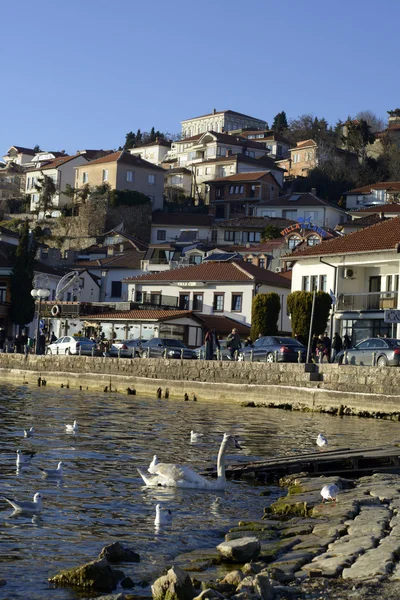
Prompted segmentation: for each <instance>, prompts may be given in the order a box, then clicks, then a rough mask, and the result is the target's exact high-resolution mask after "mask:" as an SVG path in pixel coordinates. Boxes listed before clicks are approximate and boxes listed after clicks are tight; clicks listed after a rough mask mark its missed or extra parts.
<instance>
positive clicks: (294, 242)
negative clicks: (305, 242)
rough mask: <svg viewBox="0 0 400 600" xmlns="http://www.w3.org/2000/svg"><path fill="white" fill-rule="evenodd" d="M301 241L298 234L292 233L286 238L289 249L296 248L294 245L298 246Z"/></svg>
mask: <svg viewBox="0 0 400 600" xmlns="http://www.w3.org/2000/svg"><path fill="white" fill-rule="evenodd" d="M300 243H301V238H300V237H299V236H298V235H292V236H291V237H290V238H289V239H288V248H289V249H290V250H293V249H294V248H296V246H298V245H299V244H300Z"/></svg>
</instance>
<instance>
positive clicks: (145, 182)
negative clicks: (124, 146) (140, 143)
mask: <svg viewBox="0 0 400 600" xmlns="http://www.w3.org/2000/svg"><path fill="white" fill-rule="evenodd" d="M83 156H84V155H83ZM75 171H76V173H75V180H74V185H73V187H75V188H77V189H79V188H82V187H84V186H86V185H89V186H90V187H97V186H101V185H102V184H104V183H108V184H109V185H110V187H111V189H113V190H128V191H137V192H140V193H141V194H144V195H145V196H148V197H149V198H150V200H151V203H152V207H153V210H160V209H162V207H163V203H164V198H163V194H164V169H161V168H160V167H158V166H157V165H154V164H152V163H151V162H148V161H147V160H144V159H142V158H141V157H140V156H134V155H133V154H130V152H126V151H123V150H119V151H118V152H112V153H111V154H107V155H106V156H102V157H101V158H97V159H95V160H91V161H89V162H85V164H81V165H79V166H78V167H77V168H76V169H75Z"/></svg>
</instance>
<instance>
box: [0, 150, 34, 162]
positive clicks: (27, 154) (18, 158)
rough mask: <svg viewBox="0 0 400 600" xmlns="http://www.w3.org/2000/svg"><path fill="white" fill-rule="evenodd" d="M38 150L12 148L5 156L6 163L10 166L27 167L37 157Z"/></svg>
mask: <svg viewBox="0 0 400 600" xmlns="http://www.w3.org/2000/svg"><path fill="white" fill-rule="evenodd" d="M35 154H36V150H33V148H24V147H23V146H11V147H10V148H9V149H8V150H7V153H6V154H5V155H4V156H3V159H4V162H5V163H6V164H7V165H8V164H9V163H14V164H16V165H20V166H23V165H26V164H27V163H30V162H31V160H32V158H33V157H34V156H35Z"/></svg>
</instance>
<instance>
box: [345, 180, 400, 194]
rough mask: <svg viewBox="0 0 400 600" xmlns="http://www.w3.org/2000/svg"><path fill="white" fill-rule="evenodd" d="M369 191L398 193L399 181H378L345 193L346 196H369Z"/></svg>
mask: <svg viewBox="0 0 400 600" xmlns="http://www.w3.org/2000/svg"><path fill="white" fill-rule="evenodd" d="M371 190H387V191H388V192H400V181H379V182H377V183H370V184H369V185H364V186H362V187H359V188H355V189H354V190H350V191H348V192H346V194H370V193H371Z"/></svg>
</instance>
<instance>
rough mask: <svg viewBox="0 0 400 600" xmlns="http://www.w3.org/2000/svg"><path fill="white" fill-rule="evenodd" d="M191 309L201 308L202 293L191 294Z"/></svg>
mask: <svg viewBox="0 0 400 600" xmlns="http://www.w3.org/2000/svg"><path fill="white" fill-rule="evenodd" d="M193 310H198V311H200V312H201V311H202V310H203V294H193Z"/></svg>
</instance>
